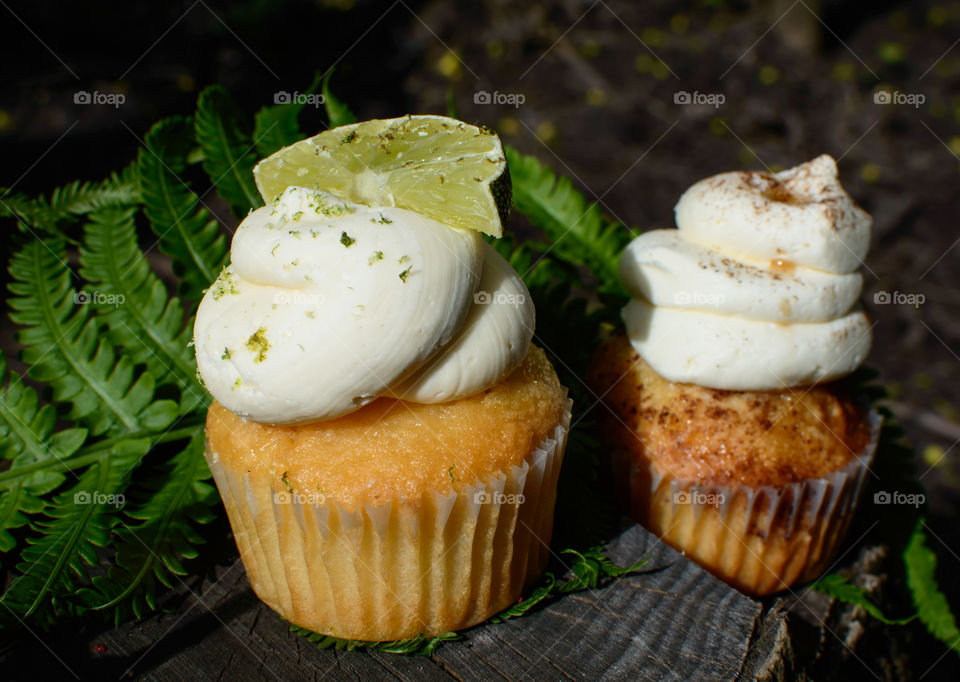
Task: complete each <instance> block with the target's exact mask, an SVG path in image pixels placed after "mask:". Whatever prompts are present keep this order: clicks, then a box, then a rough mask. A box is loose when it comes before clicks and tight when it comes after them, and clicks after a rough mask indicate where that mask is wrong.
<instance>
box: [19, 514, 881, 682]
mask: <svg viewBox="0 0 960 682" xmlns="http://www.w3.org/2000/svg"><path fill="white" fill-rule="evenodd" d="M608 553H609V555H610V556H611V558H613V559H614V560H615V561H617V562H618V563H621V564H627V563H632V562H635V561H637V560H638V559H639V558H641V557H643V556H648V557H649V561H648V562H647V564H646V565H645V566H644V568H643V569H642V570H641V571H640V572H638V573H636V574H633V575H629V576H624V577H622V578H618V579H616V580H613V581H611V582H610V583H608V584H607V585H605V586H603V587H602V588H599V589H596V590H590V591H585V592H578V593H574V594H570V595H566V596H565V597H563V598H561V599H558V600H556V601H553V602H551V603H549V604H548V605H546V606H543V607H541V608H539V609H537V610H535V611H534V612H532V613H530V614H528V615H527V616H525V617H523V618H518V619H515V620H511V621H507V622H505V623H499V624H487V625H481V626H478V627H475V628H472V629H471V630H468V631H467V632H466V633H464V634H465V638H464V639H463V640H462V641H457V642H449V643H445V644H443V645H441V646H440V647H439V648H438V649H437V650H436V651H435V653H434V655H433V656H432V657H430V658H426V657H422V656H399V655H394V654H387V653H382V652H376V651H375V652H367V651H351V652H347V651H331V650H325V651H321V650H318V649H317V648H316V647H315V646H314V645H313V644H311V643H309V642H308V641H307V640H305V639H304V638H302V637H299V636H297V635H295V634H293V633H290V632H288V630H287V623H286V622H285V621H283V620H282V619H281V618H280V617H279V616H277V615H276V614H275V613H273V612H272V611H271V610H270V609H269V608H267V607H266V606H264V605H263V604H262V603H261V602H260V601H259V600H258V599H257V598H256V596H255V595H254V594H253V592H252V591H251V590H250V587H249V585H248V584H247V581H246V578H245V575H244V572H243V566H242V564H241V563H240V562H239V560H234V562H233V563H229V564H226V565H222V566H218V567H217V569H216V571H215V574H214V575H213V576H211V577H210V578H208V579H207V580H204V581H203V582H202V583H199V584H195V585H189V586H183V589H181V590H178V592H179V594H180V596H179V597H178V599H176V600H174V601H172V602H171V603H168V608H169V609H170V612H168V613H163V614H160V615H156V616H153V617H151V618H149V619H146V620H144V621H142V622H140V623H130V624H126V625H123V626H121V627H120V628H117V629H115V630H103V631H94V630H90V629H88V628H89V626H83V629H81V630H80V631H76V630H74V631H73V632H70V631H69V626H66V627H67V629H66V630H65V631H55V632H54V633H51V635H50V636H48V637H44V638H43V639H44V641H45V643H46V644H47V645H49V646H50V650H47V649H46V648H45V646H44V645H43V644H41V643H40V642H39V640H38V639H37V638H33V637H31V636H30V635H29V634H28V633H25V635H24V639H23V640H22V642H19V643H18V644H17V645H16V646H13V647H10V648H8V649H7V650H6V651H5V652H4V653H3V655H2V659H0V664H2V665H3V666H4V667H3V669H4V672H5V674H4V677H5V678H6V679H11V680H18V679H23V680H27V679H29V680H31V681H35V680H38V679H73V677H72V676H71V675H74V676H75V677H76V678H77V679H121V678H123V679H137V680H164V681H173V680H184V681H188V680H189V681H191V682H193V681H205V680H244V681H251V682H252V681H254V680H276V679H280V680H352V679H356V680H410V681H413V680H417V681H419V680H428V681H430V680H450V679H455V680H461V681H463V682H469V681H473V680H499V679H503V680H524V679H536V680H540V679H548V680H698V681H699V680H703V681H714V680H716V681H721V680H722V681H728V680H752V679H762V680H794V679H808V672H807V668H809V667H810V666H811V665H813V666H815V667H818V669H819V672H820V673H823V672H824V671H825V670H829V666H830V665H832V664H833V663H837V664H838V665H837V667H836V672H837V673H838V674H840V675H849V674H851V671H855V670H856V669H860V672H864V671H863V670H862V669H861V663H862V664H863V665H865V666H869V667H874V666H875V667H876V669H877V670H879V671H880V674H878V675H877V678H878V679H899V678H897V677H896V676H895V675H892V674H891V675H889V676H888V675H886V674H883V673H884V670H889V671H890V672H891V673H893V672H895V671H896V666H892V665H890V663H889V661H877V660H871V661H869V663H867V662H864V661H860V660H859V659H858V658H857V654H855V653H853V649H854V648H856V642H849V643H844V642H840V641H839V639H838V635H835V634H833V632H832V631H836V632H839V633H840V634H839V637H840V638H842V637H843V636H844V635H847V637H848V638H849V635H848V632H849V628H850V627H854V626H852V625H851V623H852V622H854V620H856V616H857V614H851V613H850V612H849V610H846V609H843V608H837V607H835V606H834V605H833V603H832V602H831V600H829V599H826V598H824V600H823V601H822V603H820V601H818V599H819V597H818V596H815V597H813V598H812V599H811V598H809V596H808V593H798V594H796V595H795V598H794V600H793V601H794V603H793V604H792V605H791V604H788V602H787V600H786V599H783V598H777V599H773V600H768V601H767V602H766V603H764V602H759V601H755V600H753V599H750V598H748V597H746V596H744V595H742V594H740V593H739V592H737V591H736V590H734V589H732V588H730V587H728V586H727V585H725V584H724V583H722V582H720V581H718V580H716V579H715V578H713V577H712V576H711V575H710V574H708V573H707V572H705V571H704V570H702V569H701V568H700V567H699V566H697V565H696V564H694V563H692V562H690V561H688V560H686V559H684V558H683V557H682V556H680V555H679V554H678V553H677V552H675V551H674V550H673V549H671V548H669V547H667V546H665V545H664V544H662V543H661V542H659V541H658V540H657V538H656V537H654V536H653V535H651V534H650V533H648V532H647V531H646V530H644V529H643V528H641V527H639V526H637V525H634V524H628V525H625V529H624V530H623V531H622V532H621V534H620V535H618V536H617V537H616V538H615V539H614V540H613V541H612V542H611V543H610V545H609V547H608ZM870 559H871V561H870V562H868V563H870V566H869V567H870V568H874V569H875V568H877V566H879V565H880V564H879V563H878V562H879V557H877V556H876V555H871V557H870ZM855 570H859V569H855ZM805 598H806V599H807V600H806V601H804V599H805ZM801 603H802V604H805V606H804V608H805V609H807V610H811V609H813V610H815V611H816V613H815V614H814V615H812V616H809V617H810V620H811V622H812V623H816V622H817V620H818V619H819V620H820V622H821V627H819V628H817V627H814V625H812V624H810V623H807V624H806V625H804V626H803V627H805V628H807V630H808V631H809V632H808V633H807V634H808V635H810V634H811V633H814V634H813V635H812V636H813V639H814V640H816V641H817V642H818V643H817V644H816V646H813V647H810V646H807V648H804V649H803V651H802V652H801V653H802V655H800V656H798V655H797V653H796V649H795V647H794V643H793V627H794V623H795V622H799V623H801V624H802V623H803V622H805V621H803V620H802V619H801V618H800V617H799V616H798V615H797V609H798V604H801ZM788 607H789V608H792V609H794V612H793V614H792V615H791V613H790V611H788ZM831 610H836V611H838V614H839V615H840V617H841V619H843V618H845V619H846V621H843V622H845V623H846V625H842V623H841V621H836V622H835V623H834V622H832V621H831V623H832V625H831V626H830V628H831V631H828V630H827V629H825V628H826V627H827V626H825V625H823V623H824V621H827V620H829V619H830V618H831V615H830V611H831ZM811 613H813V611H811ZM808 615H809V614H808ZM861 615H862V614H861ZM842 627H846V628H847V629H846V630H842V629H841V628H842ZM873 627H875V624H874V626H873ZM854 629H856V627H854ZM37 634H38V635H39V634H40V633H37ZM881 634H882V633H881V632H880V631H876V632H875V634H874V636H881ZM847 644H851V648H850V650H849V652H848V650H847V648H846V647H847ZM51 652H52V653H53V654H55V655H52V653H51ZM844 653H845V654H846V655H845V656H844V655H843V654H844ZM839 664H843V665H839ZM844 666H852V667H844ZM884 666H886V668H885V667H884ZM869 667H868V669H869ZM9 671H13V672H12V673H9ZM8 673H9V674H8ZM829 678H830V676H829V675H826V676H820V675H819V674H818V676H817V677H816V678H815V679H829ZM840 679H843V678H842V677H841V678H840ZM865 679H870V677H869V676H868V677H867V678H865Z"/></svg>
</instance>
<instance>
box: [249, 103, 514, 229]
mask: <svg viewBox="0 0 960 682" xmlns="http://www.w3.org/2000/svg"><path fill="white" fill-rule="evenodd" d="M253 175H254V178H255V180H256V183H257V188H258V189H259V190H260V194H261V195H262V196H263V198H264V200H265V201H266V202H268V203H269V202H271V201H273V200H275V199H276V198H277V197H278V196H280V194H282V193H283V191H284V190H285V189H286V188H287V187H305V188H308V189H319V190H323V191H325V192H330V193H332V194H336V195H337V196H340V197H342V198H344V199H349V200H350V201H354V202H356V203H360V204H365V205H367V206H398V207H400V208H405V209H408V210H411V211H416V212H417V213H420V214H422V215H425V216H427V217H430V218H433V219H434V220H437V221H439V222H441V223H444V224H446V225H449V226H451V227H459V228H468V229H471V230H478V231H480V232H485V233H487V234H490V235H493V236H495V237H499V236H501V235H502V233H503V224H504V223H506V221H507V218H508V216H509V211H510V175H509V173H508V172H507V162H506V158H505V157H504V154H503V146H502V145H501V144H500V138H499V137H497V135H496V134H494V133H492V132H490V131H488V130H485V129H481V128H478V127H476V126H472V125H470V124H468V123H463V122H462V121H457V120H456V119H452V118H447V117H445V116H404V117H402V118H394V119H377V120H372V121H364V122H362V123H352V124H350V125H345V126H340V127H339V128H333V129H331V130H327V131H324V132H322V133H320V134H319V135H316V136H314V137H310V138H307V139H305V140H301V141H300V142H297V143H295V144H292V145H290V146H289V147H285V148H284V149H281V150H280V151H278V152H276V153H275V154H273V155H271V156H269V157H267V158H266V159H264V160H262V161H261V162H260V163H258V164H257V166H256V168H254V169H253Z"/></svg>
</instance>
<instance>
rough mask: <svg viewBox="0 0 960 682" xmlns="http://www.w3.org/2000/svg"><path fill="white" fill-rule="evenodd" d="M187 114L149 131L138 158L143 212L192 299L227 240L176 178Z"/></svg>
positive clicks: (215, 269) (188, 128)
mask: <svg viewBox="0 0 960 682" xmlns="http://www.w3.org/2000/svg"><path fill="white" fill-rule="evenodd" d="M192 134H193V126H192V124H191V121H190V119H185V118H181V117H173V118H168V119H166V120H163V121H160V122H159V123H157V124H156V125H154V126H153V127H152V128H151V129H150V132H148V133H147V135H146V138H145V142H146V146H147V148H146V149H141V150H140V154H139V157H138V159H137V166H138V169H139V176H140V189H141V192H142V195H143V204H144V213H146V214H147V218H149V219H150V225H151V227H152V228H153V231H154V233H155V234H156V235H157V238H158V240H157V241H158V244H159V246H160V250H161V251H163V252H164V253H166V254H167V255H169V256H170V257H171V259H172V261H173V271H174V274H176V275H177V276H179V277H180V278H181V279H182V283H181V287H182V291H183V294H184V295H185V296H186V297H188V298H190V299H193V300H196V299H199V298H200V295H201V293H202V292H203V290H204V289H206V288H207V287H208V286H209V285H210V283H211V282H213V280H215V279H216V278H217V275H218V274H220V269H221V268H222V267H223V265H224V262H225V261H226V257H227V241H226V238H225V237H224V236H223V235H222V234H221V233H220V226H219V225H218V224H217V221H215V220H212V219H211V218H210V213H209V212H208V211H207V209H206V208H203V207H202V206H200V199H199V197H197V195H196V194H194V192H193V191H192V190H191V189H190V188H189V187H188V186H186V185H185V184H184V183H183V181H182V180H181V179H180V176H179V174H180V173H182V172H183V170H184V169H185V168H186V166H187V156H188V154H189V153H190V151H191V147H192V146H193V137H192Z"/></svg>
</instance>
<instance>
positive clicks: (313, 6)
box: [0, 0, 960, 605]
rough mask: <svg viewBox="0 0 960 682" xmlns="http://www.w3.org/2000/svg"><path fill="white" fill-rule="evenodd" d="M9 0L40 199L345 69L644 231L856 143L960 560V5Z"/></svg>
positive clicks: (13, 133) (922, 433) (906, 412)
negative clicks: (219, 107)
mask: <svg viewBox="0 0 960 682" xmlns="http://www.w3.org/2000/svg"><path fill="white" fill-rule="evenodd" d="M0 6H2V7H0V16H2V21H0V59H2V61H3V63H4V64H6V67H5V68H4V69H3V70H2V73H0V149H2V150H3V153H2V164H0V186H3V187H6V188H12V189H13V190H15V191H16V192H23V193H27V194H31V195H32V194H36V193H40V192H48V191H50V190H51V189H52V188H53V187H54V186H56V185H60V184H63V183H65V182H68V181H70V180H73V179H88V180H98V179H100V178H102V177H104V176H106V175H107V174H108V173H109V172H111V171H114V170H118V169H119V168H121V167H122V166H123V165H125V164H126V163H128V162H129V161H130V160H132V159H133V158H134V157H135V155H136V153H137V150H138V148H139V147H140V146H141V141H142V138H143V135H144V133H145V132H146V130H147V129H148V128H149V126H150V124H151V123H152V122H154V121H155V120H157V119H158V118H161V117H164V116H169V115H172V114H183V115H189V114H190V113H191V112H192V111H193V108H194V104H195V100H196V95H197V93H198V92H199V90H200V89H201V88H203V87H204V86H206V85H208V84H211V83H221V84H223V85H225V86H226V87H227V88H228V89H229V90H230V92H231V93H233V95H234V96H235V97H236V98H237V99H238V100H239V102H240V103H241V105H242V107H243V108H244V110H245V111H246V112H247V113H248V114H250V116H251V117H252V114H253V113H254V112H255V111H256V110H257V109H258V108H259V107H261V106H263V105H265V104H272V103H274V101H275V98H276V97H278V96H282V95H281V93H291V94H292V93H295V92H297V91H301V92H302V91H303V90H305V89H306V88H307V87H308V85H309V84H310V82H311V81H312V79H313V77H314V75H315V74H316V73H317V72H321V73H323V72H325V71H327V70H328V69H331V68H333V69H335V72H334V75H333V77H332V82H331V87H332V89H333V91H334V93H336V94H337V95H338V96H339V97H340V98H341V99H343V100H345V101H346V102H347V103H348V104H349V105H350V106H351V107H352V108H353V109H354V111H355V112H356V113H357V115H358V116H359V118H360V119H365V118H374V117H389V116H397V115H401V114H405V113H444V112H446V111H447V98H448V93H449V96H450V97H451V98H452V101H453V102H454V103H455V106H456V108H457V110H458V112H459V114H460V116H461V117H462V118H463V119H465V120H467V121H470V122H474V123H481V124H484V125H486V126H489V127H491V128H493V129H495V130H496V131H497V132H499V133H500V134H501V135H502V136H503V138H504V140H505V141H506V142H508V143H509V144H512V145H514V146H516V147H518V148H519V149H521V150H522V151H524V152H527V153H530V154H534V155H536V156H537V157H539V158H540V159H541V160H542V161H543V162H545V163H546V164H548V165H550V166H552V167H553V168H554V169H555V170H556V171H557V172H558V173H561V174H564V175H567V176H569V177H570V178H571V179H572V180H573V182H574V183H575V184H576V186H577V187H578V188H579V189H580V190H582V191H583V192H584V193H585V194H586V195H587V196H588V197H589V198H591V199H593V200H596V201H599V202H601V204H602V205H603V207H604V209H605V211H606V212H607V213H608V214H609V215H610V216H612V217H615V218H616V219H619V220H620V221H622V222H624V223H626V224H629V225H632V226H635V227H638V228H640V229H649V228H663V227H670V226H672V225H673V205H674V203H675V202H676V200H677V198H678V197H679V195H680V193H681V192H682V191H683V190H684V189H685V188H686V187H687V186H689V185H690V184H691V183H693V182H694V181H696V180H698V179H700V178H702V177H704V176H707V175H710V174H713V173H717V172H721V171H727V170H732V169H738V168H749V169H764V168H766V169H771V170H774V171H775V170H780V169H783V168H788V167H790V166H792V165H795V164H797V163H799V162H802V161H805V160H808V159H810V158H813V157H814V156H816V155H818V154H821V153H829V154H831V155H833V156H834V158H836V159H837V160H838V162H839V166H840V172H841V178H842V180H843V183H844V185H845V186H846V187H847V188H848V190H849V191H850V193H851V194H852V195H853V196H854V197H855V198H856V199H857V201H858V202H859V203H860V204H861V205H862V206H863V207H864V208H865V209H866V210H868V211H869V212H870V213H872V214H873V217H874V221H875V222H874V234H873V244H872V250H871V252H870V255H869V257H868V258H867V261H866V267H865V268H864V276H865V282H866V286H865V290H864V301H865V305H866V306H867V308H868V310H869V312H870V313H871V315H872V317H873V319H874V320H876V321H877V326H876V327H875V329H874V335H875V345H874V350H873V354H872V358H871V363H872V364H873V365H875V366H877V367H878V368H880V369H881V371H882V377H883V380H884V382H885V383H886V384H887V386H888V388H889V390H890V393H891V396H892V398H893V401H892V404H891V407H892V409H893V410H894V411H895V412H896V413H897V414H898V415H899V416H900V417H901V419H902V421H903V423H904V425H905V426H906V428H907V431H908V437H909V440H910V444H911V445H912V446H913V447H914V448H915V449H916V453H917V454H916V459H917V461H916V464H917V468H918V473H919V474H920V475H921V480H922V482H923V483H924V484H925V485H926V486H927V488H928V491H929V494H930V503H931V513H932V522H931V524H930V527H931V530H932V531H933V533H934V536H935V538H936V540H935V541H939V545H940V546H937V547H936V549H937V551H938V553H939V554H940V555H941V566H940V572H941V573H942V574H943V575H954V574H955V573H956V572H957V571H960V556H958V555H960V551H958V550H960V529H958V528H956V527H955V524H954V523H953V518H954V517H955V515H956V512H957V508H956V507H957V501H958V499H960V496H958V490H960V467H958V466H957V461H958V458H960V445H958V443H960V409H958V406H960V267H958V266H960V243H958V242H960V230H958V229H957V225H958V223H957V217H958V208H960V204H958V199H960V191H958V190H960V188H958V181H960V158H958V154H960V88H958V85H960V2H932V1H925V2H913V3H907V2H903V3H897V2H876V3H871V4H869V5H865V4H863V3H856V2H852V1H843V0H839V1H822V2H816V1H815V0H795V1H794V2H791V1H790V0H774V1H771V2H722V1H719V0H718V1H699V2H664V1H657V2H645V3H637V2H623V1H615V0H595V1H592V0H567V1H557V2H539V3H520V2H513V3H509V2H505V1H502V0H485V1H484V2H475V3H462V2H460V3H453V2H441V1H438V0H396V1H395V2H389V1H387V2H373V1H364V0H290V1H288V2H282V1H279V0H270V1H267V0H252V1H246V2H231V3H224V2H208V1H205V0H196V1H195V2H192V3H191V2H189V1H188V2H173V3H156V2H125V3H119V2H102V1H101V2H98V1H90V2H79V3H63V2H52V1H49V0H32V1H31V2H13V1H8V2H0ZM323 119H324V117H323V112H322V107H319V108H314V109H311V108H310V107H308V108H307V109H306V111H305V113H304V115H303V117H302V124H303V127H304V129H305V130H307V131H315V130H318V129H320V128H321V127H322V125H323ZM220 215H221V217H226V216H228V212H227V211H225V210H224V211H221V212H220ZM518 229H521V230H522V229H523V228H522V226H520V227H519V228H518ZM4 335H5V337H6V338H7V340H9V330H5V334H4ZM5 345H6V344H5ZM945 587H946V588H949V589H954V593H953V595H952V597H954V605H956V604H958V603H960V601H958V600H956V597H957V594H956V590H955V588H952V587H951V586H950V585H949V583H947V584H945Z"/></svg>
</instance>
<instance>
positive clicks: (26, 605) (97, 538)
mask: <svg viewBox="0 0 960 682" xmlns="http://www.w3.org/2000/svg"><path fill="white" fill-rule="evenodd" d="M149 448H150V441H149V440H148V439H139V440H123V441H120V442H119V443H118V444H117V445H115V446H114V447H113V448H112V449H111V450H110V452H109V453H108V455H107V456H105V457H104V458H102V459H100V460H99V461H97V462H95V463H94V464H92V465H91V466H90V467H89V468H88V469H87V470H86V471H84V472H83V474H81V475H80V477H79V478H78V479H77V481H76V483H75V484H74V485H72V486H70V487H69V488H68V489H67V490H65V491H64V492H62V493H60V494H59V495H57V496H56V497H55V498H54V499H53V502H52V503H51V505H50V506H49V507H48V508H47V510H46V512H45V516H46V518H45V519H44V520H42V521H38V522H36V523H35V524H33V526H34V529H35V530H36V531H37V535H35V536H33V537H30V538H28V539H27V543H28V544H27V547H26V548H24V550H23V552H22V553H21V554H20V562H19V563H18V564H17V573H18V575H17V576H15V577H14V579H13V581H12V582H11V584H10V587H9V588H8V589H7V591H6V593H5V594H4V595H3V599H2V602H3V604H4V605H5V606H6V607H7V608H9V609H10V610H12V611H13V612H15V613H17V614H18V615H19V616H20V617H21V618H26V617H30V616H33V617H34V619H35V620H36V621H38V622H39V623H41V624H48V623H49V622H51V621H52V620H53V619H55V617H56V614H57V613H58V612H60V613H64V612H66V613H72V614H77V613H79V612H80V611H81V610H82V605H79V604H78V603H77V602H76V597H75V592H76V590H77V587H78V585H82V584H84V583H85V582H86V580H87V579H88V574H89V567H91V566H95V565H96V564H97V549H98V548H101V547H104V546H106V545H107V543H108V541H109V539H110V530H111V528H112V527H113V525H114V524H115V523H116V519H117V514H116V513H115V511H116V510H117V509H118V508H120V507H122V505H123V503H124V497H123V492H124V489H125V487H126V485H127V481H128V480H129V478H130V473H131V471H132V470H133V469H134V468H135V467H136V466H137V464H138V463H139V462H140V459H141V458H142V457H143V455H144V454H146V452H147V450H149Z"/></svg>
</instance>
